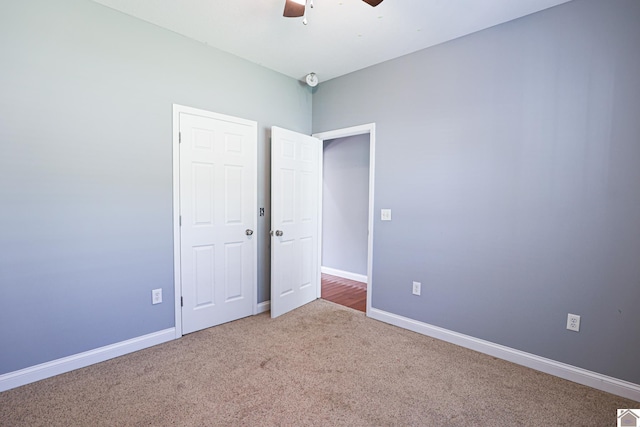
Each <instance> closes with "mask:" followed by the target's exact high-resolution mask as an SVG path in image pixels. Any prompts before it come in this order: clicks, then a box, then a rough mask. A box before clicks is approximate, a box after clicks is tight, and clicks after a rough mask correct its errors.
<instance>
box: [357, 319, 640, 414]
mask: <svg viewBox="0 0 640 427" xmlns="http://www.w3.org/2000/svg"><path fill="white" fill-rule="evenodd" d="M368 316H370V317H371V318H373V319H376V320H380V321H381V322H385V323H389V324H391V325H394V326H398V327H400V328H405V329H409V330H410V331H413V332H417V333H419V334H422V335H427V336H430V337H433V338H436V339H439V340H442V341H446V342H450V343H452V344H456V345H459V346H461V347H465V348H469V349H471V350H475V351H478V352H480V353H484V354H488V355H490V356H494V357H497V358H499V359H503V360H507V361H509V362H513V363H516V364H518V365H522V366H526V367H528V368H532V369H535V370H537V371H541V372H545V373H547V374H551V375H554V376H556V377H560V378H564V379H565V380H569V381H573V382H575V383H578V384H582V385H586V386H589V387H593V388H595V389H598V390H602V391H606V392H608V393H612V394H615V395H618V396H622V397H626V398H627V399H632V400H635V401H638V402H640V385H639V384H633V383H630V382H628V381H623V380H619V379H617V378H613V377H609V376H607V375H603V374H599V373H597V372H593V371H588V370H586V369H582V368H578V367H576V366H572V365H568V364H566V363H562V362H557V361H555V360H551V359H547V358H544V357H541V356H536V355H535V354H531V353H527V352H524V351H521V350H516V349H513V348H510V347H506V346H503V345H500V344H495V343H492V342H490V341H485V340H481V339H479V338H474V337H471V336H469V335H464V334H460V333H458V332H453V331H450V330H448V329H444V328H440V327H438V326H433V325H430V324H428V323H423V322H419V321H417V320H413V319H409V318H406V317H403V316H398V315H396V314H393V313H389V312H386V311H383V310H379V309H377V308H372V309H371V310H370V312H369V313H368Z"/></svg>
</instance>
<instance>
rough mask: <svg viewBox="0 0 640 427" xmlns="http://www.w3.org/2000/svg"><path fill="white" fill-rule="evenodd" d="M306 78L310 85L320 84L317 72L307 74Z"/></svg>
mask: <svg viewBox="0 0 640 427" xmlns="http://www.w3.org/2000/svg"><path fill="white" fill-rule="evenodd" d="M306 80H307V84H308V85H309V86H311V87H316V86H318V76H317V75H316V73H309V74H307V77H306Z"/></svg>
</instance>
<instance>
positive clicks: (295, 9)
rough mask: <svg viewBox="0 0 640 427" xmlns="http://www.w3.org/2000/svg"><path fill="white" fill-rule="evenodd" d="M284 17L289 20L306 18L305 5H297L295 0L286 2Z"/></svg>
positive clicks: (286, 0)
mask: <svg viewBox="0 0 640 427" xmlns="http://www.w3.org/2000/svg"><path fill="white" fill-rule="evenodd" d="M282 15H283V16H285V17H287V18H298V17H300V16H304V4H299V3H296V2H295V1H293V0H285V3H284V13H283V14H282Z"/></svg>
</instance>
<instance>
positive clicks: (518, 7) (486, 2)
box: [94, 0, 570, 82]
mask: <svg viewBox="0 0 640 427" xmlns="http://www.w3.org/2000/svg"><path fill="white" fill-rule="evenodd" d="M94 1H96V2H98V3H101V4H103V5H106V6H108V7H111V8H113V9H116V10H119V11H122V12H124V13H126V14H129V15H132V16H135V17H137V18H140V19H142V20H145V21H148V22H151V23H153V24H156V25H158V26H160V27H164V28H167V29H169V30H172V31H174V32H176V33H179V34H182V35H184V36H187V37H189V38H192V39H194V40H197V41H200V42H203V43H206V44H208V45H210V46H214V47H216V48H218V49H220V50H223V51H226V52H229V53H232V54H234V55H237V56H239V57H242V58H245V59H247V60H249V61H251V62H255V63H257V64H261V65H263V66H265V67H267V68H270V69H273V70H275V71H278V72H280V73H283V74H286V75H288V76H290V77H293V78H296V79H303V78H304V76H305V75H306V74H307V73H309V72H312V71H313V72H315V73H316V74H317V75H318V77H319V79H320V82H322V81H326V80H329V79H332V78H334V77H338V76H341V75H344V74H347V73H350V72H352V71H356V70H359V69H362V68H365V67H368V66H370V65H374V64H377V63H380V62H383V61H387V60H389V59H393V58H397V57H399V56H402V55H406V54H408V53H411V52H415V51H417V50H420V49H424V48H427V47H429V46H433V45H436V44H439V43H443V42H445V41H448V40H451V39H455V38H457V37H461V36H464V35H467V34H470V33H473V32H476V31H480V30H483V29H485V28H489V27H492V26H494V25H497V24H501V23H503V22H507V21H510V20H513V19H516V18H519V17H522V16H525V15H528V14H530V13H534V12H537V11H540V10H543V9H546V8H549V7H552V6H556V5H558V4H561V3H565V2H567V1H570V0H385V1H383V2H382V3H381V4H380V5H379V6H377V7H375V8H373V7H371V6H369V5H367V4H366V3H364V2H363V1H360V0H314V3H315V7H314V8H313V9H309V8H307V11H308V13H307V18H308V21H309V24H308V25H306V26H305V25H303V24H302V18H284V17H283V16H282V12H283V10H284V0H94Z"/></svg>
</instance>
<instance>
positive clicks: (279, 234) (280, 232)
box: [276, 230, 284, 237]
mask: <svg viewBox="0 0 640 427" xmlns="http://www.w3.org/2000/svg"><path fill="white" fill-rule="evenodd" d="M283 234H284V233H283V232H282V230H276V236H278V237H280V236H282V235H283Z"/></svg>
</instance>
